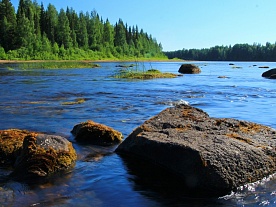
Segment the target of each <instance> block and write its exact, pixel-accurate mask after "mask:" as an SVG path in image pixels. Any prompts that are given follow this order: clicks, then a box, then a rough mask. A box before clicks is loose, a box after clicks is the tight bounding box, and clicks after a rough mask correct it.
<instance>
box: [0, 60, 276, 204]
mask: <svg viewBox="0 0 276 207" xmlns="http://www.w3.org/2000/svg"><path fill="white" fill-rule="evenodd" d="M229 63H230V62H194V64H196V65H198V66H199V67H200V68H201V70H202V72H201V73H200V74H193V75H183V76H181V77H177V78H173V79H152V80H123V79H115V78H113V77H112V75H114V73H116V71H118V70H119V68H118V67H116V65H118V64H126V63H114V62H113V63H110V62H102V63H99V64H100V65H101V68H93V69H91V68H90V69H89V68H87V69H55V70H51V69H32V70H20V69H17V68H14V69H11V68H8V69H7V68H4V67H3V65H2V66H0V94H1V96H0V116H1V119H0V129H9V128H19V129H27V130H31V131H40V132H45V133H48V134H56V135H61V136H64V137H66V138H68V139H69V140H70V141H72V142H73V145H74V147H75V149H76V150H77V153H78V161H77V162H76V165H75V167H74V168H73V169H72V170H70V171H69V172H67V173H66V174H63V175H57V176H55V177H53V178H50V179H48V180H47V181H45V182H43V183H32V184H30V183H28V184H26V183H23V182H22V183H19V182H15V181H13V180H9V179H6V176H7V175H8V174H9V173H10V171H9V169H5V168H0V205H1V206H95V207H109V206H114V207H116V206H118V207H119V206H133V207H140V206H141V207H142V206H143V207H148V206H150V207H152V206H179V207H180V206H194V207H195V206H196V207H197V206H210V207H211V206H212V207H216V206H274V205H275V206H276V177H275V176H274V177H273V176H271V177H269V178H267V179H264V180H262V181H260V182H258V183H255V184H249V185H247V186H244V187H242V188H240V189H239V190H238V191H237V192H236V193H232V194H230V195H226V196H224V197H221V198H204V197H193V196H192V195H188V194H187V193H185V191H181V190H179V188H175V189H174V187H173V186H172V185H171V184H169V183H168V182H165V181H164V182H163V180H162V177H160V178H159V176H156V175H152V173H150V172H145V173H148V176H149V177H148V178H147V179H145V173H144V172H143V173H141V171H144V169H141V170H139V169H137V167H136V168H135V167H132V166H129V165H127V164H126V162H125V161H124V160H123V159H122V158H121V157H120V156H118V155H117V154H115V153H111V152H112V151H113V150H114V148H105V147H95V146H83V145H78V144H77V143H75V141H74V139H73V137H72V135H71V133H70V131H71V130H72V129H73V126H74V125H76V124H78V123H80V122H83V121H86V120H93V121H95V122H99V123H102V124H105V125H108V126H110V127H113V128H114V129H116V130H118V131H121V132H122V133H123V135H124V137H127V135H128V134H130V133H131V131H132V130H133V129H135V128H136V127H137V126H139V125H140V124H142V123H143V122H144V121H146V120H147V119H149V118H150V117H152V116H154V115H156V114H158V113H159V112H160V111H162V110H163V109H165V108H167V107H171V106H173V105H176V104H179V103H189V104H190V105H192V106H195V107H198V108H201V109H203V110H204V111H206V112H207V113H208V114H209V115H210V116H212V117H218V118H222V117H223V118H236V119H241V120H247V121H253V122H256V123H260V124H264V125H267V126H270V127H273V128H276V122H275V114H276V82H275V80H270V79H265V78H262V77H261V74H262V73H263V72H264V71H266V70H268V69H262V68H259V66H268V67H270V68H274V67H276V63H274V62H271V63H267V62H265V63H264V62H231V63H233V64H234V66H232V65H229ZM127 64H128V63H127ZM130 64H131V63H130ZM181 64H182V63H181V62H145V63H139V67H141V68H143V69H151V68H154V69H159V70H160V71H162V72H172V73H177V71H178V69H179V67H180V66H181ZM219 76H226V78H218V77H219ZM79 99H82V100H84V102H83V103H81V104H68V103H70V102H75V101H76V100H79ZM105 154H106V155H105ZM145 168H147V167H146V166H145ZM150 176H152V177H150ZM168 185H169V187H168Z"/></svg>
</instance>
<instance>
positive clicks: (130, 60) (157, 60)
mask: <svg viewBox="0 0 276 207" xmlns="http://www.w3.org/2000/svg"><path fill="white" fill-rule="evenodd" d="M38 62H96V63H100V62H187V60H181V59H136V60H135V59H127V60H126V59H122V60H120V59H104V60H0V64H16V63H38Z"/></svg>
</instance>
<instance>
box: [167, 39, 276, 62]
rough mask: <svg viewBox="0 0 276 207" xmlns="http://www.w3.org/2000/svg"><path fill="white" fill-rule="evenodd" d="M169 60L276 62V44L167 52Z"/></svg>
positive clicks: (237, 45) (240, 45) (239, 45)
mask: <svg viewBox="0 0 276 207" xmlns="http://www.w3.org/2000/svg"><path fill="white" fill-rule="evenodd" d="M165 54H166V55H167V56H168V58H170V59H173V58H180V59H184V60H211V61H213V60H216V61H226V60H228V61H276V44H271V43H266V45H261V44H256V43H254V44H253V45H249V44H235V45H234V46H233V47H232V46H231V45H230V46H215V47H211V48H208V49H207V48H205V49H189V50H187V49H183V50H178V51H172V52H165Z"/></svg>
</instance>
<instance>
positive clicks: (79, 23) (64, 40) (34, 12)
mask: <svg viewBox="0 0 276 207" xmlns="http://www.w3.org/2000/svg"><path fill="white" fill-rule="evenodd" d="M152 57H154V58H157V57H165V56H164V54H163V52H162V45H161V43H158V42H157V41H156V39H155V38H153V37H152V36H151V35H149V34H147V33H146V32H144V31H143V29H139V28H138V26H137V25H136V26H128V25H127V23H124V22H123V20H122V19H119V21H118V22H116V23H115V25H112V24H111V23H110V22H109V20H108V19H106V20H105V21H104V20H103V19H102V17H100V16H99V14H98V13H97V12H96V11H95V10H94V11H91V12H86V13H84V12H79V13H77V12H76V11H75V10H74V9H73V8H68V7H67V9H66V10H64V9H60V11H59V12H58V11H57V9H56V8H55V6H54V5H52V4H49V5H48V6H47V8H44V5H43V3H41V4H40V5H39V4H38V3H37V2H36V1H31V0H20V1H19V5H18V9H17V11H15V8H14V6H13V5H12V3H11V2H10V0H1V1H0V59H25V60H29V59H37V60H53V59H105V58H106V59H107V58H110V59H114V58H152Z"/></svg>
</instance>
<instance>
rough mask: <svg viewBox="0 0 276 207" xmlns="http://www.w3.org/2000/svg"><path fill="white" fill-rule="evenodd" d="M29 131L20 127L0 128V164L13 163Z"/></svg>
mask: <svg viewBox="0 0 276 207" xmlns="http://www.w3.org/2000/svg"><path fill="white" fill-rule="evenodd" d="M29 133H30V132H29V131H27V130H20V129H7V130H0V164H5V165H13V164H14V162H15V160H16V157H17V156H18V155H19V153H20V150H21V149H22V145H23V140H24V138H25V137H26V136H27V135H28V134H29Z"/></svg>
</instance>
